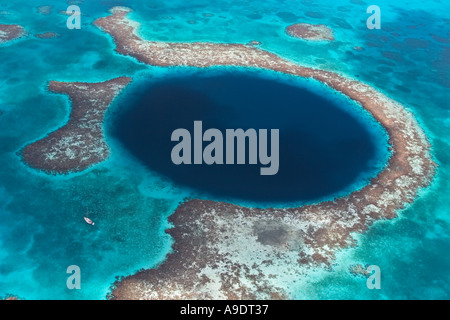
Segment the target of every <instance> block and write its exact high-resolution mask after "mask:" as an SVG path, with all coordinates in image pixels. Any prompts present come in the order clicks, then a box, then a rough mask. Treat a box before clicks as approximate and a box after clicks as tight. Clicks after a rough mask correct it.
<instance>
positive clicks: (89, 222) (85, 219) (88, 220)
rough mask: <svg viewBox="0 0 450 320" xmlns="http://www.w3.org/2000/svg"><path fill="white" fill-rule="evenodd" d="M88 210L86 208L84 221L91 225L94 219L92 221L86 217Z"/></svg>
mask: <svg viewBox="0 0 450 320" xmlns="http://www.w3.org/2000/svg"><path fill="white" fill-rule="evenodd" d="M88 215H89V212H88V210H87V209H86V217H84V221H86V223H87V224H90V225H91V226H93V225H94V224H95V223H94V221H92V220H91V219H89V218H88Z"/></svg>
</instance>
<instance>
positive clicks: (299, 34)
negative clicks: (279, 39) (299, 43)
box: [286, 23, 334, 41]
mask: <svg viewBox="0 0 450 320" xmlns="http://www.w3.org/2000/svg"><path fill="white" fill-rule="evenodd" d="M286 33H287V34H288V35H290V36H291V37H294V38H299V39H304V40H310V41H333V40H334V36H333V30H331V29H330V28H328V27H327V26H326V25H323V24H317V25H316V24H308V23H296V24H293V25H290V26H289V27H287V28H286Z"/></svg>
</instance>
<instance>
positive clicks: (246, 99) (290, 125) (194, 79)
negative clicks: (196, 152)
mask: <svg viewBox="0 0 450 320" xmlns="http://www.w3.org/2000/svg"><path fill="white" fill-rule="evenodd" d="M328 94H329V97H333V93H332V92H331V91H330V92H329V93H328ZM128 97H129V96H128ZM329 97H328V98H325V97H323V96H321V95H319V94H317V93H315V92H313V91H311V90H308V89H306V88H304V87H301V86H297V85H292V84H288V83H287V82H280V81H275V80H272V79H265V78H261V77H257V76H254V75H251V74H246V73H237V74H236V73H225V74H219V75H211V76H204V74H203V75H202V76H199V75H189V76H181V77H172V78H167V79H163V80H161V81H158V82H154V83H151V84H149V85H148V86H146V87H145V88H142V87H141V88H139V90H135V92H133V96H132V97H131V98H130V99H129V98H127V100H126V103H127V105H126V107H124V108H119V110H120V111H118V112H117V113H116V114H115V115H114V116H113V117H112V122H111V127H110V130H109V131H110V135H111V136H112V137H114V138H115V139H116V140H118V141H119V142H121V144H122V145H123V147H124V148H125V149H126V150H128V151H129V152H130V153H131V154H132V155H133V156H134V157H136V158H137V159H138V160H140V161H141V162H142V163H143V164H144V165H145V166H147V167H148V168H150V169H151V170H153V171H156V172H158V173H160V174H162V175H164V176H166V177H168V178H170V179H172V180H173V182H174V183H175V184H178V185H181V186H187V187H190V188H194V189H197V190H199V191H202V192H206V193H208V194H210V195H212V196H213V197H214V196H216V197H218V198H219V199H220V198H221V199H224V198H225V199H227V198H228V199H229V198H236V199H242V200H248V201H256V202H262V203H282V202H299V201H314V200H317V199H323V198H326V197H328V196H330V195H333V194H338V193H339V192H340V191H342V190H345V189H348V188H349V186H352V185H353V184H354V183H355V181H356V180H358V179H361V178H362V179H365V180H368V179H370V178H372V176H373V175H374V163H375V162H377V159H376V158H377V156H378V155H379V154H383V152H380V150H379V149H380V148H381V145H383V144H379V143H377V142H376V141H377V139H378V138H379V137H376V138H374V134H373V130H372V131H371V130H369V125H368V123H366V122H368V121H367V120H364V121H362V120H361V119H359V118H358V116H357V115H356V114H355V113H352V112H349V111H345V110H344V108H342V107H340V106H339V105H338V103H337V102H334V101H333V100H332V99H330V98H329ZM341 100H342V98H341ZM348 103H350V102H348ZM350 109H351V108H350ZM194 121H202V123H203V132H204V131H206V130H207V129H209V128H216V129H219V130H220V131H222V133H223V135H224V145H225V130H226V129H238V128H242V129H244V130H247V129H249V128H253V129H256V130H258V129H268V132H269V133H270V129H279V131H280V140H279V141H280V143H279V148H280V151H279V171H278V173H277V174H276V175H272V176H263V175H260V168H261V166H263V165H262V164H260V163H258V164H256V165H249V164H245V165H238V164H234V165H225V164H224V165H217V164H213V165H206V164H202V165H194V164H191V165H183V164H182V165H178V166H177V165H175V164H173V163H172V160H171V151H172V148H173V147H174V146H175V145H176V144H177V142H172V141H171V135H172V132H173V131H174V130H175V129H178V128H185V129H187V130H188V131H190V133H191V136H192V143H193V141H194V137H193V135H194V132H193V125H194ZM370 121H372V122H373V121H374V120H373V119H371V120H370ZM370 121H369V122H370ZM372 125H373V123H372ZM380 134H382V132H381V130H380ZM207 144H208V142H204V143H203V147H205V145H207ZM269 150H270V146H269ZM224 154H225V150H224ZM246 159H248V154H247V157H246Z"/></svg>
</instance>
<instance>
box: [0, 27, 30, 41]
mask: <svg viewBox="0 0 450 320" xmlns="http://www.w3.org/2000/svg"><path fill="white" fill-rule="evenodd" d="M24 34H25V29H24V28H23V27H22V26H19V25H17V24H0V44H2V43H5V42H8V41H12V40H15V39H18V38H20V37H22V36H23V35H24Z"/></svg>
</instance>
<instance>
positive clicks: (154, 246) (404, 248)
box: [0, 0, 450, 299]
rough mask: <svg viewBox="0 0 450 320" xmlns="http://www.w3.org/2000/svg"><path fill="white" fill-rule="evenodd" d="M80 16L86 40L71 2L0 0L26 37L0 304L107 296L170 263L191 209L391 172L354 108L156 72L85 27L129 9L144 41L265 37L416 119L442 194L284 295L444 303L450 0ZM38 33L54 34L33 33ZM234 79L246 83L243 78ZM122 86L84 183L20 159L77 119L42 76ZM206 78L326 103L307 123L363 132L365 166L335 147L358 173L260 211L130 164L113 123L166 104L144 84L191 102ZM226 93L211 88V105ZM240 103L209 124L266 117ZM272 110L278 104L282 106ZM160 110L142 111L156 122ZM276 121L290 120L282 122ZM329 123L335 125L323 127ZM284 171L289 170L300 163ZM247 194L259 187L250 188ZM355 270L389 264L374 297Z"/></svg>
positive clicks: (1, 212)
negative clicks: (188, 205) (181, 222)
mask: <svg viewBox="0 0 450 320" xmlns="http://www.w3.org/2000/svg"><path fill="white" fill-rule="evenodd" d="M371 4H376V5H378V6H379V7H380V8H381V29H380V30H369V29H368V28H367V27H366V19H367V18H368V16H369V14H367V13H366V9H367V7H368V6H369V5H371ZM78 5H79V6H80V8H81V12H82V26H81V29H80V30H68V29H67V27H66V19H67V16H65V15H63V14H61V13H60V11H65V10H66V9H67V7H68V4H67V3H65V2H61V1H51V0H47V1H41V0H35V1H33V2H32V3H31V2H30V1H23V0H18V1H14V2H10V1H5V0H0V23H3V24H20V25H23V26H24V27H25V29H26V31H27V35H26V36H25V37H23V38H22V39H19V40H16V41H13V42H11V43H8V44H3V45H0V61H1V63H0V66H1V67H0V84H1V86H0V110H1V111H2V113H1V114H0V129H1V130H0V154H1V156H0V297H1V296H4V295H7V294H14V295H17V296H19V297H21V298H24V299H105V298H106V294H107V293H108V291H109V288H110V286H111V284H112V283H113V282H114V281H115V279H116V277H118V276H125V275H129V274H132V273H134V272H136V271H137V270H139V269H141V268H152V267H156V266H157V265H158V264H159V263H161V262H162V261H163V260H164V258H165V256H166V255H167V253H169V252H170V250H171V249H170V248H171V244H172V239H171V237H170V236H169V235H167V234H165V232H164V230H165V229H167V228H168V227H170V225H169V223H168V220H167V219H168V216H170V214H171V213H173V211H174V210H175V208H176V207H177V205H178V204H179V203H180V202H181V201H183V200H184V199H185V198H188V197H190V198H192V197H201V198H205V199H213V200H217V199H221V200H222V199H227V200H229V201H231V202H234V203H237V204H241V205H249V206H261V207H264V206H272V205H277V206H289V205H291V204H294V203H296V201H300V202H302V201H305V199H306V200H309V201H311V200H314V199H316V200H317V199H318V198H321V197H323V198H325V199H326V198H327V197H328V198H333V197H335V196H339V195H342V194H348V193H349V192H351V191H352V190H356V189H358V188H361V187H362V186H363V185H365V183H367V179H369V178H370V177H371V176H373V175H374V174H376V172H378V171H379V170H381V169H382V167H383V165H384V164H385V163H386V158H387V151H386V145H385V144H386V136H385V134H384V132H383V130H382V128H380V126H379V125H377V124H376V123H374V122H373V119H371V118H370V117H368V116H367V115H366V114H364V112H363V111H361V110H360V109H359V108H358V107H357V105H356V104H355V103H353V102H351V101H348V100H347V99H345V97H343V96H341V95H338V94H336V93H335V92H333V91H330V90H328V89H327V88H326V87H325V86H323V85H321V84H320V83H318V82H315V81H311V80H304V79H303V80H302V79H297V78H295V79H293V78H292V77H288V76H282V75H279V74H275V73H273V72H268V71H261V70H242V69H239V70H235V69H233V68H211V69H210V70H201V71H200V70H196V69H195V68H161V67H151V66H147V65H144V64H142V63H139V62H138V61H137V60H135V59H133V58H130V57H125V56H121V55H118V54H116V53H115V52H114V47H115V46H114V43H113V41H112V39H111V38H110V37H109V36H108V35H106V34H104V33H102V32H101V31H100V30H99V29H98V28H96V27H95V26H93V25H92V22H93V21H94V20H95V19H97V18H98V17H102V16H105V15H107V14H108V9H110V8H111V7H113V6H117V5H120V6H128V7H131V8H132V9H133V10H134V12H133V13H132V14H131V15H130V17H131V18H132V19H133V20H136V21H138V22H139V23H140V24H141V29H140V30H139V33H140V35H141V36H142V37H143V38H145V39H151V40H159V41H183V42H194V41H211V42H220V43H223V42H225V43H248V42H249V41H252V40H257V41H259V42H261V46H260V47H261V48H262V49H265V50H268V51H270V52H273V53H275V54H278V55H280V56H282V57H284V58H286V59H289V60H292V61H295V62H297V63H299V64H302V65H306V66H310V67H315V68H321V69H326V70H330V71H334V72H337V73H340V74H342V75H344V76H347V77H349V78H353V79H357V80H359V81H362V82H364V83H367V84H369V85H371V86H373V87H375V88H377V89H378V90H380V91H381V92H383V93H385V94H386V95H388V96H389V97H391V98H393V99H394V100H397V101H399V102H400V103H402V104H403V105H404V106H405V107H406V108H407V109H408V110H410V111H411V112H413V113H414V115H415V116H416V118H417V119H418V121H419V123H420V125H421V127H422V128H423V129H424V130H425V132H426V134H427V136H428V138H429V140H430V142H431V144H432V153H433V156H434V159H435V161H436V162H437V163H438V165H439V168H438V171H437V174H436V177H435V179H434V181H433V183H432V184H431V185H430V186H429V187H428V188H426V189H424V190H422V191H421V194H420V196H419V197H418V198H417V199H416V201H415V202H414V203H413V204H412V205H410V206H408V207H407V208H406V209H405V210H403V211H401V212H400V213H399V217H398V218H397V219H395V220H392V221H380V222H377V223H376V224H375V225H373V226H372V227H371V228H370V229H369V230H368V232H367V233H365V234H363V235H355V237H356V238H357V240H358V246H357V247H355V248H351V249H346V250H342V251H341V252H339V253H338V255H337V259H336V261H335V264H334V265H333V268H332V270H324V269H317V270H312V271H311V274H310V275H309V276H308V277H302V278H299V279H298V281H297V282H295V283H293V285H292V286H293V287H292V288H291V290H290V291H293V292H294V295H293V297H292V298H294V299H449V298H450V272H449V271H448V270H450V255H449V254H448V253H449V252H450V134H449V133H450V108H449V106H448V102H449V98H448V97H449V94H450V2H448V1H445V0H442V1H426V2H424V1H416V0H411V1H395V2H393V1H387V0H383V1H381V0H377V1H376V3H375V2H373V3H372V2H370V3H368V2H365V1H361V0H353V1H336V0H334V1H328V0H327V1H312V0H311V1H288V0H286V1H278V0H277V1H249V0H242V1H200V0H193V1H189V2H186V1H181V0H177V1H173V0H171V1H134V0H133V1H131V0H130V1H113V0H109V1H89V2H88V1H84V2H83V1H81V2H80V3H79V4H78ZM39 6H52V8H51V11H50V12H48V13H47V14H43V13H39V12H38V7H39ZM297 22H305V23H312V24H326V25H327V26H329V27H330V28H332V29H333V30H334V35H335V39H336V40H335V41H334V42H325V43H310V42H305V41H302V40H299V39H294V38H291V37H289V36H287V35H286V34H285V32H284V30H285V28H286V27H287V26H288V25H290V24H293V23H297ZM43 32H55V33H58V34H59V35H60V36H59V37H56V38H52V39H39V38H37V37H35V34H39V33H43ZM355 47H362V48H363V49H364V50H362V51H360V50H355V49H354V48H355ZM244 73H245V74H244ZM239 74H242V76H240V77H238V78H236V77H237V75H239ZM124 75H126V76H131V77H133V80H134V81H133V83H132V84H131V85H130V86H129V87H128V88H127V89H126V90H124V92H123V93H122V94H121V95H120V96H119V97H118V98H117V99H116V100H115V101H114V102H113V104H112V105H111V107H110V109H109V110H108V112H107V115H106V121H105V131H106V140H107V142H108V144H109V145H110V147H111V151H112V152H111V156H110V157H109V158H108V159H107V160H106V161H104V162H103V163H101V164H98V165H96V166H93V167H92V168H90V169H88V170H86V171H85V172H82V173H77V174H70V175H62V176H61V175H60V176H52V175H47V174H44V173H41V172H38V171H36V170H33V169H30V168H29V167H27V166H26V165H25V164H24V163H23V162H22V161H21V159H20V156H19V154H18V152H19V151H20V150H21V149H22V148H23V147H24V146H25V145H27V144H28V143H30V142H33V141H36V140H38V139H40V138H42V137H44V136H45V135H46V134H47V133H48V132H51V131H53V130H55V129H57V128H59V127H61V126H62V125H63V124H64V123H65V122H66V121H67V120H68V115H69V110H70V102H69V99H68V98H67V97H66V96H63V95H58V94H53V93H51V92H49V91H48V89H47V85H48V82H49V81H51V80H59V81H83V82H98V81H105V80H108V79H111V78H114V77H118V76H124ZM213 80H214V81H218V82H219V83H220V85H219V86H218V87H219V88H220V87H221V86H229V87H230V88H232V87H233V86H240V87H242V86H248V88H249V89H251V88H252V85H255V86H256V85H257V83H259V84H258V86H265V87H264V88H266V90H264V95H266V97H270V96H271V95H272V93H274V92H276V91H278V92H280V90H286V92H285V94H286V96H284V98H286V97H289V94H290V95H292V97H293V96H295V95H301V96H302V97H306V96H308V97H309V98H310V99H311V100H305V101H309V103H308V105H309V104H313V105H319V106H320V103H319V102H320V101H322V102H323V100H327V101H328V103H323V105H322V109H319V110H321V112H319V110H318V109H315V111H316V114H315V115H314V116H315V117H316V118H315V122H314V123H316V124H317V125H318V126H319V127H316V126H311V128H310V129H311V130H313V129H314V130H316V133H320V134H322V135H323V137H326V136H327V134H326V133H327V132H329V133H331V132H333V131H332V130H338V129H337V128H338V126H336V122H333V121H330V119H331V120H333V119H332V118H331V117H330V115H333V117H336V119H339V120H340V121H341V122H342V121H343V122H342V123H347V124H349V125H351V127H349V126H345V130H346V132H347V134H349V135H350V136H354V135H355V134H358V138H359V139H361V141H362V142H364V143H362V145H364V146H366V147H367V148H368V149H367V150H366V151H367V152H363V153H362V154H361V157H362V159H359V160H358V159H356V158H354V157H353V156H352V155H349V154H348V153H349V152H350V151H351V150H352V148H349V147H348V146H347V147H346V146H344V147H342V148H343V149H340V150H342V151H346V152H347V154H346V157H345V158H343V159H344V160H345V159H351V160H352V161H355V163H356V165H355V166H351V169H353V171H352V172H353V173H352V177H353V178H352V179H349V180H348V181H346V182H345V183H342V184H341V185H340V186H339V187H336V188H335V189H332V190H331V189H330V190H328V191H327V192H324V193H322V194H321V193H320V192H317V193H316V194H314V195H312V196H311V195H309V196H305V198H304V199H301V198H300V199H294V198H292V197H291V196H290V197H289V199H287V198H283V196H286V195H287V193H284V192H283V190H282V187H283V184H285V183H286V181H283V180H280V181H278V183H279V184H278V185H279V189H278V190H277V192H278V193H277V194H273V198H272V199H268V200H267V199H266V200H267V201H266V202H265V201H264V199H261V198H260V197H258V193H257V194H253V195H251V194H250V195H247V196H245V197H239V195H242V193H241V192H239V194H238V195H236V194H233V193H223V190H219V191H218V192H216V193H214V190H212V189H211V186H206V187H205V186H198V185H195V184H194V185H192V184H190V183H189V181H191V180H189V179H187V180H183V181H178V180H177V179H178V178H180V177H181V178H182V177H183V175H181V176H177V177H178V178H177V177H175V176H170V175H169V174H167V172H164V170H163V168H158V167H155V165H154V164H150V163H148V162H146V161H145V158H146V157H147V160H148V155H146V157H144V159H142V158H140V157H139V155H138V156H136V154H133V152H132V150H131V149H130V146H127V145H124V143H123V141H121V138H120V136H119V135H118V133H117V130H119V129H120V128H126V126H127V125H128V126H129V125H130V123H128V124H127V123H126V120H127V119H126V117H120V115H123V114H127V112H128V114H132V113H133V112H138V111H139V106H142V100H140V99H144V98H145V97H147V95H149V96H150V97H155V96H154V95H153V94H157V93H155V92H151V90H150V89H151V88H157V87H159V88H164V86H166V87H165V89H166V90H169V91H173V85H175V84H176V85H178V86H179V87H180V86H181V87H182V89H180V90H187V89H189V88H190V89H189V90H188V93H187V94H188V98H192V90H193V89H195V90H197V91H198V90H200V92H202V94H204V95H207V94H210V93H211V92H214V88H208V87H207V86H206V85H205V84H206V83H209V84H211V83H212V81H213ZM202 81H203V82H204V81H206V82H205V83H203V82H202ZM239 81H242V82H241V83H240V82H239ZM144 88H150V89H148V90H144ZM191 89H192V90H191ZM202 90H203V91H202ZM217 90H218V89H217ZM218 91H220V90H218ZM218 95H219V93H218V92H217V93H216V94H214V95H210V97H212V98H214V97H216V98H217V97H218ZM164 96H165V95H160V98H164ZM239 97H242V95H241V96H239V95H230V96H224V97H223V99H221V100H220V101H214V103H213V104H209V105H208V108H209V107H211V106H212V107H214V108H216V109H215V110H210V113H207V114H208V115H210V116H211V117H212V118H214V115H216V112H225V113H226V112H227V111H228V112H232V111H235V112H237V114H238V120H239V118H240V119H241V120H242V119H248V118H249V115H250V114H252V115H254V114H255V113H256V112H257V110H256V109H258V108H257V105H255V104H251V105H252V108H256V109H248V110H241V109H242V108H239V104H238V102H239V101H241V100H240V99H239ZM277 99H278V100H277V101H282V99H283V97H277ZM163 100H164V99H163ZM267 100H268V99H263V101H260V104H259V105H260V106H262V105H264V103H265V102H267ZM290 100H291V99H286V101H285V102H286V104H283V105H280V108H281V109H282V108H285V110H283V112H287V113H288V114H290V115H291V117H292V116H298V117H299V119H300V120H303V121H304V120H305V119H304V117H305V114H304V113H303V114H302V113H301V112H302V110H303V111H304V108H303V109H302V108H299V109H298V110H294V107H295V106H293V105H289V102H291V101H290ZM221 102H224V103H223V105H222V104H220V103H221ZM267 103H268V102H267ZM169 105H171V104H169ZM249 105H250V104H249ZM221 106H225V107H228V109H227V110H225V109H221V108H219V107H221ZM217 108H219V109H220V110H218V109H217ZM233 108H234V109H233ZM237 108H239V109H237ZM203 112H204V110H202V113H201V115H204V114H205V113H203ZM208 112H209V111H208ZM151 114H152V113H151V112H149V113H148V114H147V113H145V112H144V113H143V115H146V116H147V117H150V116H151ZM189 114H192V113H189ZM141 115H142V114H141ZM150 118H151V117H150ZM278 118H279V120H280V121H281V120H282V119H283V117H281V116H280V114H278ZM144 119H145V118H144ZM233 119H234V120H236V118H234V117H229V118H227V117H224V118H220V120H221V121H218V122H216V123H214V124H211V125H208V126H209V127H217V128H219V127H220V126H223V128H225V127H229V126H232V125H233V126H234V125H235V124H242V126H244V125H247V124H248V127H255V128H258V129H259V127H262V126H263V125H264V126H265V127H266V128H267V129H270V127H269V126H266V123H265V121H267V118H264V117H260V118H258V117H252V119H253V120H254V122H250V123H248V122H245V121H244V122H241V123H239V122H237V123H233V121H234V120H233ZM321 119H323V121H324V123H326V121H329V123H330V125H329V126H324V127H322V128H321V127H320V125H323V123H321V121H320V120H321ZM149 120H151V119H149ZM196 120H197V119H196ZM200 120H201V119H200ZM216 120H217V119H216ZM121 121H122V122H121ZM153 121H154V120H153ZM211 121H213V119H212V120H211ZM345 121H347V122H345ZM192 122H193V119H191V118H187V120H186V122H183V123H180V125H181V126H182V127H188V126H189V125H192ZM160 125H161V124H160ZM205 125H206V123H205ZM302 125H303V127H305V126H307V125H308V123H307V122H303V124H302ZM333 126H334V127H333ZM144 127H145V126H144ZM231 128H233V127H231ZM159 129H160V130H162V131H159V132H160V133H161V132H163V131H164V130H167V128H166V129H164V128H163V126H162V125H161V126H160V128H159ZM295 129H296V130H298V128H297V127H296V128H295ZM154 130H158V128H154ZM347 130H348V131H347ZM119 131H120V130H119ZM294 131H295V130H294ZM338 131H339V130H338ZM311 132H312V131H311ZM126 133H130V134H131V133H132V132H129V131H128V132H126ZM340 133H341V134H342V133H343V132H342V131H340ZM294 136H295V135H294ZM300 136H301V135H297V137H300ZM316 138H317V136H316ZM153 142H154V141H153ZM295 142H296V140H295V139H292V140H289V141H287V143H295ZM142 143H152V141H151V140H149V141H147V140H145V141H142ZM149 149H150V148H149ZM353 150H354V149H353ZM340 153H341V152H340ZM344 153H345V152H344ZM337 154H338V153H336V154H335V155H337ZM300 158H301V157H300ZM335 160H338V159H335ZM341 160H342V159H341ZM358 161H359V162H358ZM291 165H292V166H293V167H294V166H296V162H293V163H292V164H291ZM342 165H344V166H345V165H346V161H342ZM282 168H283V167H282V166H281V165H280V170H281V169H282ZM323 168H324V169H328V170H329V169H330V168H332V167H329V166H324V167H323ZM169 171H170V170H169ZM280 172H281V171H280ZM169 173H170V172H169ZM331 173H333V172H331ZM202 174H204V173H202ZM324 176H325V177H327V176H328V175H327V174H325V175H324ZM346 177H347V178H348V177H349V176H348V175H346ZM181 178H180V179H181ZM233 181H234V179H230V181H229V182H230V186H231V188H228V189H227V190H228V191H230V190H231V191H232V190H234V188H233V185H232V183H233ZM191 182H192V181H191ZM247 189H248V190H252V186H251V185H250V186H248V187H247V188H246V190H247ZM337 189H339V190H337ZM318 190H319V189H318ZM319 191H320V190H319ZM321 191H323V190H321ZM87 210H89V216H90V217H91V218H92V219H93V220H94V221H95V222H96V224H95V226H94V227H92V226H89V225H87V224H86V223H85V222H84V220H83V216H85V215H86V211H87ZM356 263H360V264H363V265H365V264H372V265H378V266H379V267H380V269H381V272H382V284H381V290H369V289H367V287H366V283H365V279H363V278H360V277H354V276H353V275H351V274H350V273H349V271H348V268H349V266H350V265H352V264H356ZM70 265H78V266H79V267H80V269H81V289H80V290H69V289H68V288H67V286H66V280H67V277H68V276H69V275H68V274H67V273H66V269H67V267H68V266H70Z"/></svg>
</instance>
